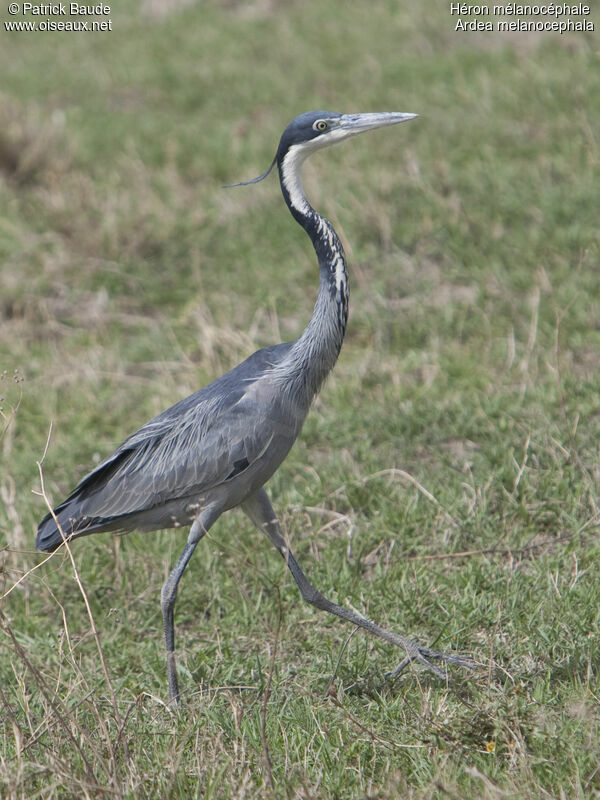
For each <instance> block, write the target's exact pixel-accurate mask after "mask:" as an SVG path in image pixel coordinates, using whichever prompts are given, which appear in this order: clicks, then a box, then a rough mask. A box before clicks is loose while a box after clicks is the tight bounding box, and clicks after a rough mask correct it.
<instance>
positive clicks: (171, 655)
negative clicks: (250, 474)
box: [160, 508, 219, 703]
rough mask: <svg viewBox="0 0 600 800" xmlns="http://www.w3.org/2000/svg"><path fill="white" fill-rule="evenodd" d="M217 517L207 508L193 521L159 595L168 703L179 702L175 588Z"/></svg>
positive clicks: (216, 514)
mask: <svg viewBox="0 0 600 800" xmlns="http://www.w3.org/2000/svg"><path fill="white" fill-rule="evenodd" d="M218 516H219V514H218V513H215V512H214V510H213V509H210V508H209V509H206V510H205V511H203V512H202V514H201V515H200V516H199V517H197V518H196V519H195V520H194V522H193V523H192V527H191V528H190V533H189V536H188V539H187V542H186V544H185V547H184V548H183V552H182V554H181V555H180V556H179V560H178V561H177V564H175V566H174V567H173V570H172V571H171V574H170V575H169V577H168V578H167V580H166V581H165V584H164V586H163V587H162V591H161V593H160V607H161V609H162V613H163V622H164V628H165V645H166V650H167V686H168V691H169V703H171V702H176V703H178V702H179V686H178V684H177V669H176V664H175V624H174V611H175V600H176V599H177V587H178V585H179V581H180V579H181V576H182V575H183V571H184V569H185V568H186V566H187V563H188V561H189V560H190V558H191V557H192V553H193V552H194V550H195V549H196V545H197V544H198V542H199V541H200V539H202V537H203V536H204V534H205V533H206V532H207V531H208V529H209V528H210V526H211V525H212V524H213V522H214V521H215V520H216V519H217V517H218Z"/></svg>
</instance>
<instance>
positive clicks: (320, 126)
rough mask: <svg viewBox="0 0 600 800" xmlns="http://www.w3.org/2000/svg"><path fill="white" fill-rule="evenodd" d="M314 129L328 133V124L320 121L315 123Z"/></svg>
mask: <svg viewBox="0 0 600 800" xmlns="http://www.w3.org/2000/svg"><path fill="white" fill-rule="evenodd" d="M314 127H315V130H317V131H326V130H327V123H326V122H325V120H323V119H320V120H318V122H315V125H314Z"/></svg>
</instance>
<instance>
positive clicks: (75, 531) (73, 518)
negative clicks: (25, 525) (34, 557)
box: [35, 494, 118, 553]
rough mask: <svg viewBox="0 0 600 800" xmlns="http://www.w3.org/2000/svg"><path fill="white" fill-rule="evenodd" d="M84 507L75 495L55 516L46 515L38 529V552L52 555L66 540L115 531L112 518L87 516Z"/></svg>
mask: <svg viewBox="0 0 600 800" xmlns="http://www.w3.org/2000/svg"><path fill="white" fill-rule="evenodd" d="M82 505H83V502H82V498H81V497H79V496H78V495H77V494H74V495H72V496H71V497H69V498H67V500H65V501H64V503H61V504H60V505H59V506H57V507H56V508H55V509H54V513H53V514H50V513H49V514H46V516H45V517H44V519H43V520H42V521H41V522H40V524H39V526H38V529H37V537H36V540H35V547H36V550H45V551H46V552H47V553H51V552H52V551H53V550H56V548H57V547H59V546H60V545H61V544H62V543H63V541H64V540H65V539H67V540H69V541H70V540H71V539H74V538H79V537H80V536H87V535H88V534H89V533H97V532H99V531H103V530H114V529H115V525H114V524H113V519H112V518H110V517H108V518H107V517H97V516H96V517H93V516H89V513H88V514H86V513H85V512H84V510H83V509H82ZM55 517H56V520H58V525H57V524H56V521H55ZM117 527H118V526H117ZM61 530H62V533H61Z"/></svg>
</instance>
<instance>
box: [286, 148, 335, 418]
mask: <svg viewBox="0 0 600 800" xmlns="http://www.w3.org/2000/svg"><path fill="white" fill-rule="evenodd" d="M302 156H303V154H302V153H301V152H294V148H293V147H292V148H290V150H288V153H287V154H286V156H285V157H284V158H283V160H282V161H281V162H280V163H279V178H280V182H281V190H282V192H283V197H284V199H285V202H286V203H287V206H288V208H289V209H290V212H291V214H292V216H293V217H294V219H295V220H296V221H297V222H298V223H299V224H300V225H302V227H303V228H304V230H305V231H306V232H307V234H308V235H309V236H310V239H311V241H312V243H313V247H314V248H315V253H316V255H317V260H318V263H319V274H320V281H319V293H318V295H317V301H316V303H315V307H314V310H313V313H312V317H311V318H310V322H309V323H308V325H307V326H306V328H305V329H304V332H303V333H302V335H301V336H300V337H299V338H298V339H297V340H296V341H295V342H294V344H293V346H292V350H291V352H290V356H289V361H288V363H289V365H290V368H291V371H292V374H293V376H294V378H295V379H296V381H297V382H298V383H300V384H301V387H302V390H303V393H305V394H306V399H307V401H308V402H310V401H311V400H312V399H313V397H314V396H315V394H316V393H317V392H318V391H319V388H320V387H321V384H322V383H323V381H324V380H325V378H326V377H327V375H328V374H329V372H330V371H331V370H332V368H333V366H334V364H335V362H336V361H337V358H338V355H339V352H340V349H341V347H342V342H343V341H344V333H345V331H346V320H347V318H348V298H349V290H348V273H347V271H346V260H345V256H344V248H343V247H342V243H341V242H340V239H339V237H338V235H337V233H336V232H335V230H334V229H333V226H332V225H331V223H330V222H329V221H328V220H326V219H325V218H324V217H322V216H321V215H320V214H319V213H317V212H316V211H315V210H314V208H312V206H311V205H310V203H309V202H308V200H307V199H306V196H305V194H304V191H303V189H302V183H301V180H300V168H301V166H302V161H303V160H304V157H305V156H304V157H302Z"/></svg>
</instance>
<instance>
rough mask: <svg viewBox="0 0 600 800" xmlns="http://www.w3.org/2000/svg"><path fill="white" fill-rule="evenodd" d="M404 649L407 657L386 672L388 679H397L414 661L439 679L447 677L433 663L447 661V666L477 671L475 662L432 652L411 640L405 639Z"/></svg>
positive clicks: (461, 657)
mask: <svg viewBox="0 0 600 800" xmlns="http://www.w3.org/2000/svg"><path fill="white" fill-rule="evenodd" d="M402 647H403V648H404V650H405V651H406V656H405V657H404V658H403V659H402V661H401V662H400V663H399V664H398V666H397V667H396V668H395V669H393V670H391V671H390V672H386V674H385V677H386V678H392V680H393V679H394V678H397V677H398V675H400V673H401V672H402V671H403V670H405V669H406V667H407V666H408V665H409V664H410V663H412V662H413V661H416V662H418V663H419V664H422V665H423V666H424V667H427V669H428V670H430V671H431V672H433V674H434V675H437V676H438V678H445V677H446V676H445V674H444V673H443V672H442V670H441V669H439V667H437V666H436V665H435V664H432V663H431V662H432V661H445V662H446V663H447V664H456V666H458V667H466V668H467V669H475V662H474V661H473V660H472V659H470V658H465V657H463V656H457V655H454V654H452V653H438V651H437V650H431V649H430V648H429V647H422V646H421V645H419V644H417V643H416V642H413V641H412V640H411V639H404V640H403V641H402Z"/></svg>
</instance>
